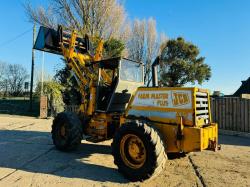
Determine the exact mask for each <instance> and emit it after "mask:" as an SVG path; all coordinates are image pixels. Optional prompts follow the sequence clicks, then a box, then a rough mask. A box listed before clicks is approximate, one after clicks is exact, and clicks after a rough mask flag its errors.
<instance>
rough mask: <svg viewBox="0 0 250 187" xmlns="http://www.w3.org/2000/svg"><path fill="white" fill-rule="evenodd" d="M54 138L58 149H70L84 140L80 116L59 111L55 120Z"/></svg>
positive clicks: (53, 127) (53, 126)
mask: <svg viewBox="0 0 250 187" xmlns="http://www.w3.org/2000/svg"><path fill="white" fill-rule="evenodd" d="M51 133H52V139H53V143H54V145H55V146H56V148H57V149H59V150H62V151H70V150H73V149H75V148H76V147H77V146H78V145H79V144H81V140H82V124H81V121H80V120H79V118H78V116H77V115H76V114H74V113H71V112H62V113H59V114H58V115H57V116H56V118H55V119H54V121H53V125H52V131H51Z"/></svg>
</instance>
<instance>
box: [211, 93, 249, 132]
mask: <svg viewBox="0 0 250 187" xmlns="http://www.w3.org/2000/svg"><path fill="white" fill-rule="evenodd" d="M211 111H212V120H213V121H215V122H217V123H218V125H219V128H220V129H224V130H232V131H240V132H250V99H242V98H240V97H218V98H212V99H211Z"/></svg>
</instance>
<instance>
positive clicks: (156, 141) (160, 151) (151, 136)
mask: <svg viewBox="0 0 250 187" xmlns="http://www.w3.org/2000/svg"><path fill="white" fill-rule="evenodd" d="M131 130H132V131H133V130H134V131H136V132H137V133H139V132H140V133H142V135H143V136H144V137H145V139H146V140H147V142H148V143H149V144H150V146H152V147H153V153H154V154H152V153H151V155H152V156H151V157H152V158H153V159H152V160H151V162H150V164H151V166H150V167H151V168H150V169H149V170H147V173H144V174H143V175H140V174H138V175H131V173H128V172H126V171H124V170H126V168H125V167H126V166H125V165H124V164H123V162H122V160H121V158H120V156H119V141H120V140H121V138H122V135H123V134H125V133H126V131H131ZM111 146H112V154H113V157H114V163H115V164H116V165H117V166H118V170H119V172H121V173H122V174H124V176H125V177H126V178H128V179H129V180H131V181H143V180H146V179H148V178H151V179H152V178H154V177H156V176H157V175H158V174H159V173H160V172H161V171H162V169H163V168H164V167H165V163H166V160H167V155H166V153H165V148H166V145H165V144H164V142H163V139H162V137H161V135H160V133H159V132H158V130H157V129H156V128H155V127H152V126H149V125H147V124H146V123H145V122H143V121H136V122H128V123H126V124H124V125H122V126H121V127H120V129H119V130H118V131H117V132H116V134H115V136H114V139H113V143H112V144H111ZM117 149H118V150H117ZM147 164H149V163H147Z"/></svg>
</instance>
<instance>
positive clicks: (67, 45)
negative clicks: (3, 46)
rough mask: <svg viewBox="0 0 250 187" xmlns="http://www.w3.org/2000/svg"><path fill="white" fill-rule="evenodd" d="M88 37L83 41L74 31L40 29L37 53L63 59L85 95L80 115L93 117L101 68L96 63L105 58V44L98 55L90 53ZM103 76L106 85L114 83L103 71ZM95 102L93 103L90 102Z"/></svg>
mask: <svg viewBox="0 0 250 187" xmlns="http://www.w3.org/2000/svg"><path fill="white" fill-rule="evenodd" d="M88 42H89V41H88V37H86V36H85V38H81V37H79V36H78V35H77V32H76V31H75V30H73V31H72V32H71V33H69V32H66V31H64V30H63V28H62V27H61V26H59V27H58V30H57V31H55V30H54V29H50V28H46V27H42V26H41V27H40V30H39V33H38V37H37V40H36V43H35V45H34V49H37V50H41V51H45V52H49V53H53V54H58V55H62V56H63V57H64V59H65V62H66V65H67V67H68V68H69V69H70V71H71V73H72V74H73V75H74V77H75V78H76V80H77V83H78V85H79V87H80V92H81V95H82V103H81V106H80V112H83V113H86V114H87V115H91V114H92V112H93V111H94V103H95V102H94V99H95V93H96V90H95V87H96V84H97V83H96V82H97V79H98V74H97V73H96V72H97V71H98V67H97V66H96V64H95V63H94V62H95V61H99V60H101V58H102V51H103V43H104V42H103V40H102V39H101V40H100V41H99V43H98V46H97V48H96V50H95V55H91V54H90V53H89V49H88V47H89V43H88ZM101 75H102V77H103V79H104V81H105V82H107V83H108V84H110V83H111V78H110V77H109V75H108V74H107V73H106V71H105V70H101ZM90 97H91V98H92V99H89V98H90Z"/></svg>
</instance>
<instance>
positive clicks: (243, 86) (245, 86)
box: [233, 77, 250, 96]
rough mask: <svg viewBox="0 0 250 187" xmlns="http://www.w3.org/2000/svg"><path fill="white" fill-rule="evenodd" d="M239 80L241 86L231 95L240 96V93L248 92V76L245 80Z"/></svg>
mask: <svg viewBox="0 0 250 187" xmlns="http://www.w3.org/2000/svg"><path fill="white" fill-rule="evenodd" d="M241 82H242V84H241V86H240V87H239V89H238V90H237V91H236V92H235V93H234V94H233V96H241V94H250V77H249V78H248V79H247V80H245V81H241Z"/></svg>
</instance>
